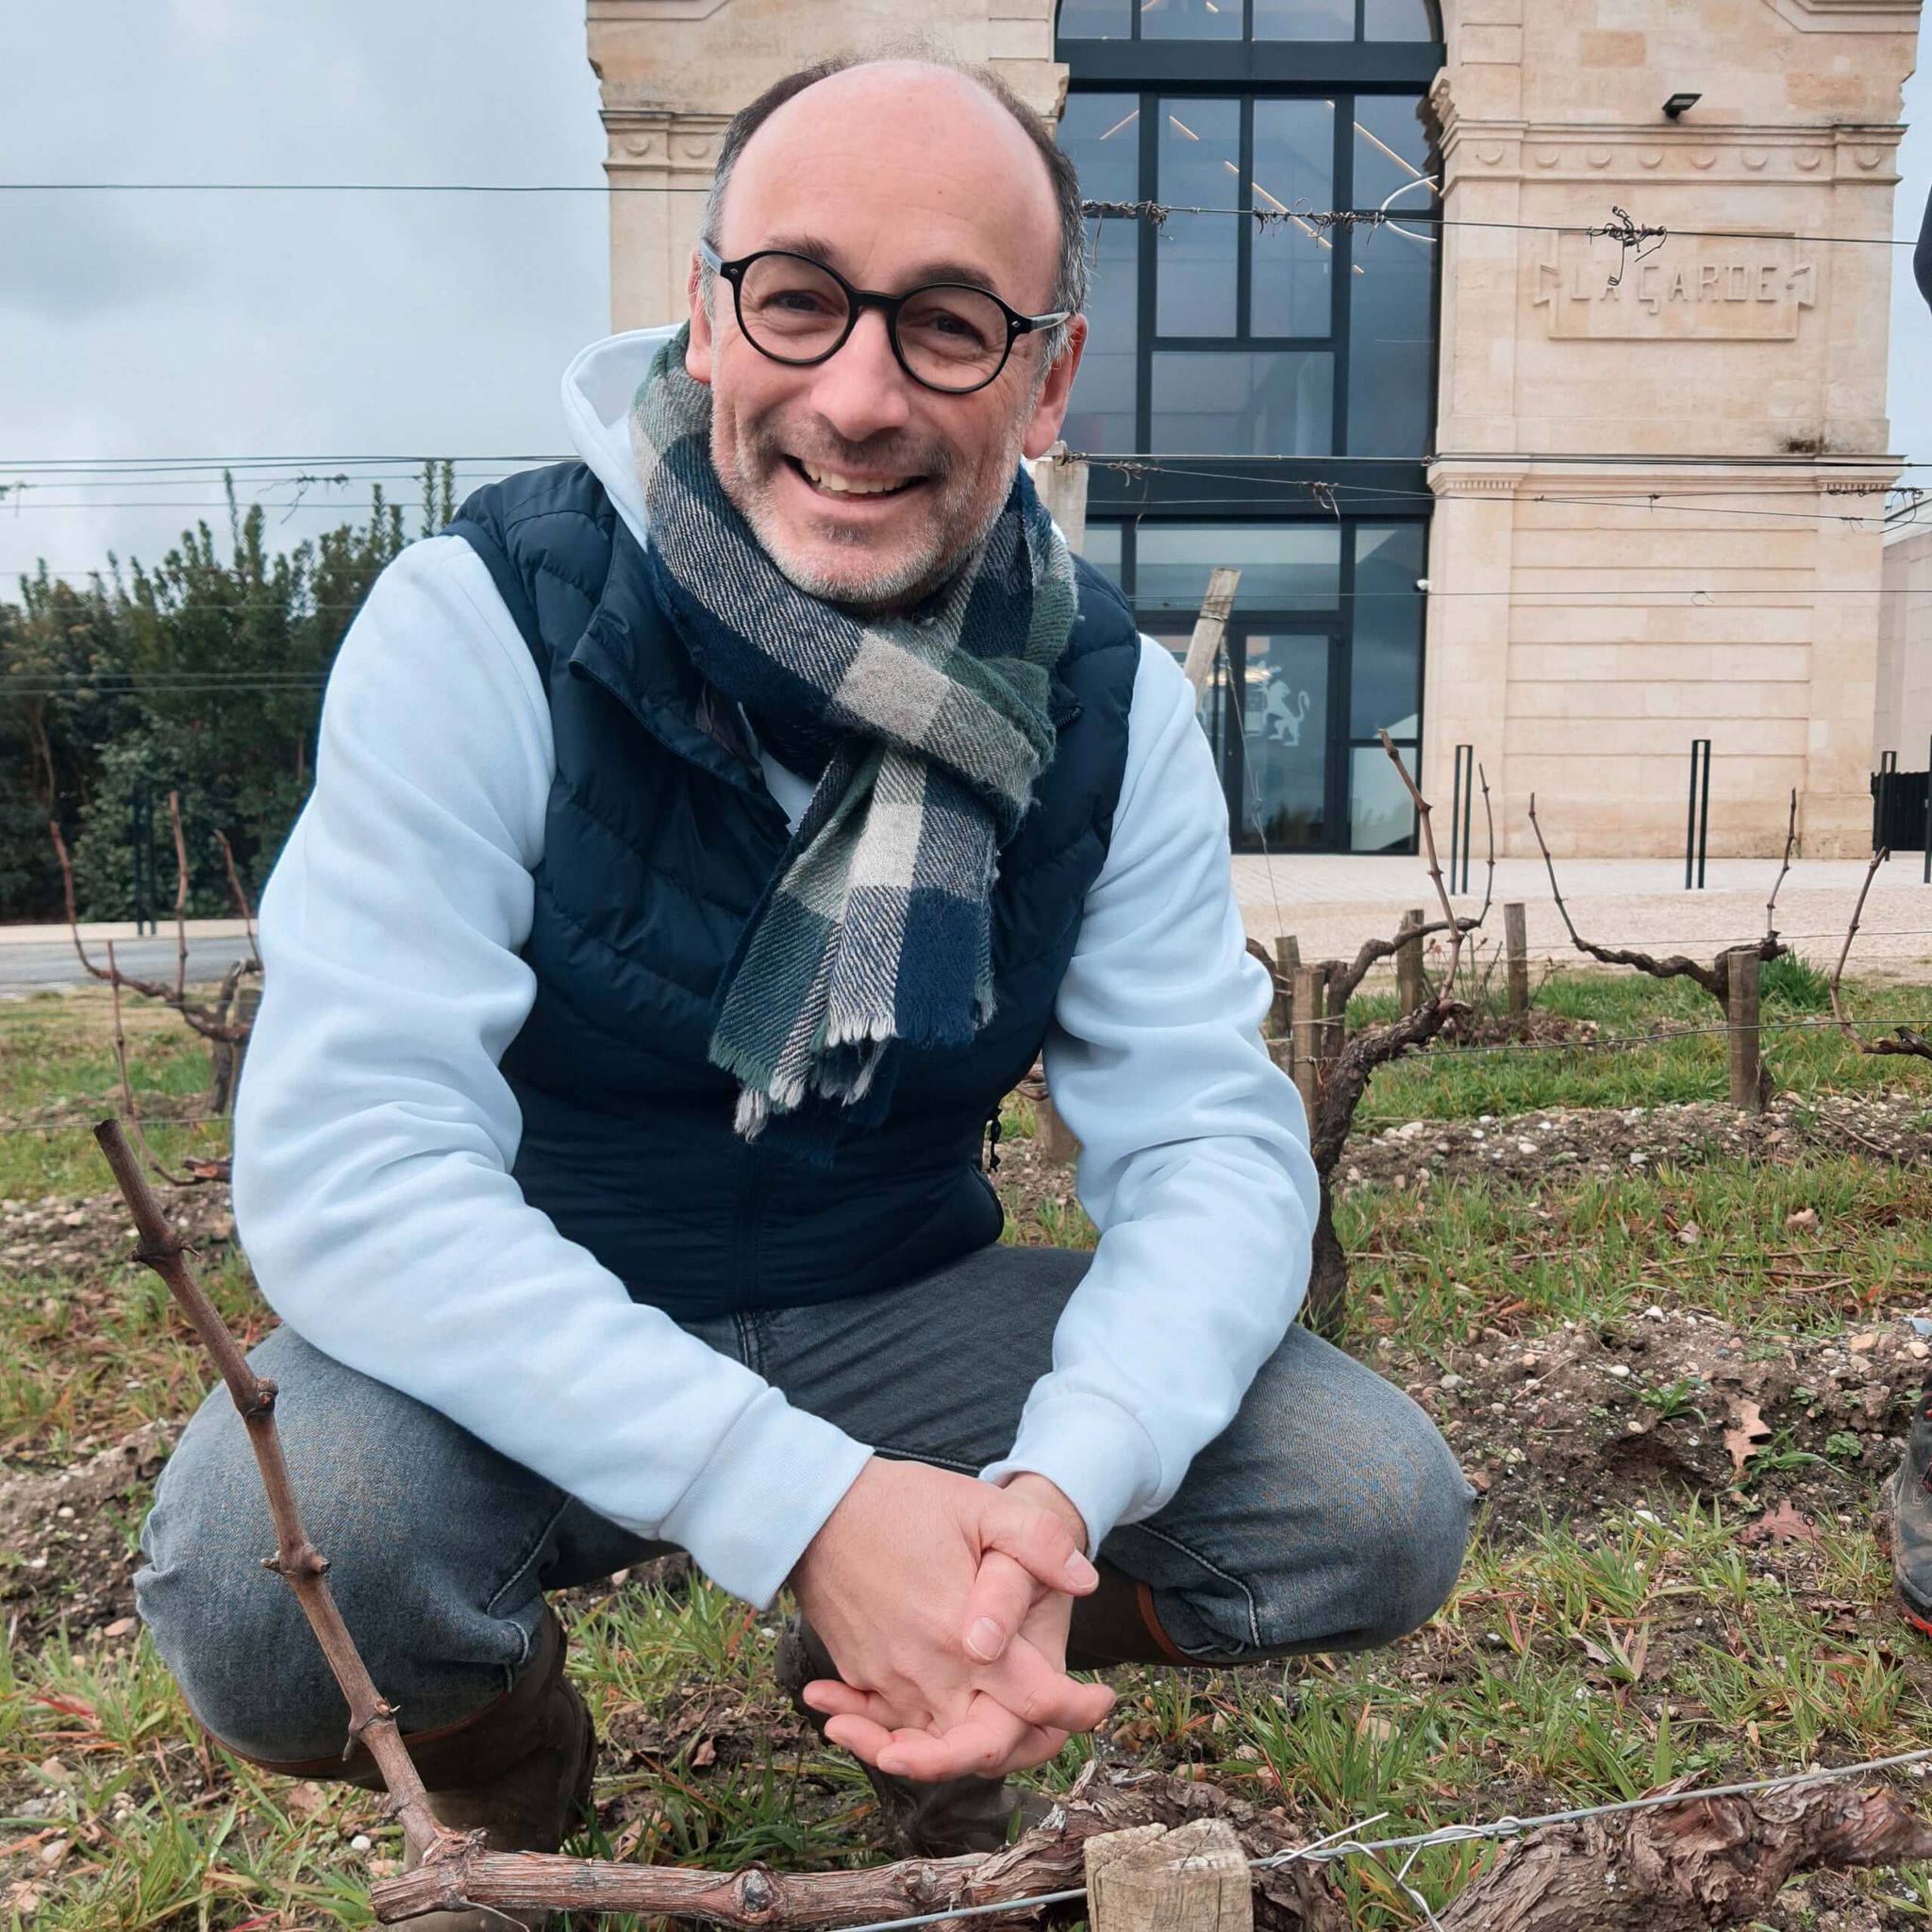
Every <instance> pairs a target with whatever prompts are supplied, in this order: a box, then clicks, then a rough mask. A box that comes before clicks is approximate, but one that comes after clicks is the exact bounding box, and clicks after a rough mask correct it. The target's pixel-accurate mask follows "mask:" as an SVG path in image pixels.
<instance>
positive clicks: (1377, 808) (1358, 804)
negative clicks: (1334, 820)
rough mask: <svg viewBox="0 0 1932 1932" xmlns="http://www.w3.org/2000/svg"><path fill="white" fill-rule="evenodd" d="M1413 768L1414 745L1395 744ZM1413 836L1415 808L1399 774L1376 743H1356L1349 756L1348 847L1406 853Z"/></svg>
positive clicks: (1353, 849) (1358, 850)
mask: <svg viewBox="0 0 1932 1932" xmlns="http://www.w3.org/2000/svg"><path fill="white" fill-rule="evenodd" d="M1396 748H1397V749H1398V750H1399V751H1400V752H1401V753H1402V755H1403V761H1404V763H1406V764H1407V766H1408V768H1409V770H1410V771H1411V772H1413V771H1414V770H1415V762H1416V760H1415V747H1414V746H1413V745H1412V744H1404V745H1398V746H1397V747H1396ZM1414 837H1415V807H1414V806H1413V805H1411V804H1410V803H1409V797H1408V788H1407V786H1406V785H1404V784H1403V782H1402V774H1401V773H1400V772H1398V771H1397V770H1396V769H1395V767H1394V766H1393V765H1392V764H1391V763H1390V762H1389V754H1388V753H1387V752H1386V751H1384V750H1383V749H1382V747H1381V746H1380V745H1379V744H1372V745H1366V746H1363V745H1357V747H1356V749H1355V750H1353V751H1352V752H1350V753H1349V755H1348V849H1349V850H1350V851H1351V852H1407V850H1408V849H1409V841H1410V840H1411V839H1413V838H1414Z"/></svg>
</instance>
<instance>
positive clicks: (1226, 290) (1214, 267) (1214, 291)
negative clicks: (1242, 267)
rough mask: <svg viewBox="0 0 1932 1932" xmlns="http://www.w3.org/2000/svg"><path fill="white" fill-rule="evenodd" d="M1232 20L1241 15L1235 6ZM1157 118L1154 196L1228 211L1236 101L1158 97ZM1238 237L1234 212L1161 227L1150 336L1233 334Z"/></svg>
mask: <svg viewBox="0 0 1932 1932" xmlns="http://www.w3.org/2000/svg"><path fill="white" fill-rule="evenodd" d="M1232 4H1233V0H1230V5H1232ZM1235 18H1236V20H1237V21H1239V19H1240V18H1241V9H1240V8H1238V7H1237V8H1235ZM1159 113H1160V134H1159V148H1158V154H1159V174H1158V185H1157V187H1156V189H1155V198H1156V199H1157V200H1158V201H1162V202H1165V203H1166V204H1167V205H1168V206H1169V207H1170V208H1233V207H1234V206H1235V205H1236V204H1235V197H1236V194H1237V192H1239V190H1240V188H1241V103H1240V102H1239V101H1198V100H1195V101H1190V100H1163V101H1162V102H1160V103H1159ZM1240 232H1241V217H1240V216H1238V215H1185V214H1177V215H1173V216H1171V217H1170V218H1169V219H1168V220H1167V221H1166V222H1165V223H1163V224H1162V225H1161V227H1160V228H1159V229H1158V233H1157V238H1156V239H1157V242H1158V249H1157V260H1158V269H1157V271H1156V274H1157V275H1158V282H1157V284H1156V288H1155V304H1154V328H1155V333H1156V334H1157V335H1163V336H1231V335H1233V334H1234V333H1235V328H1236V324H1235V300H1234V275H1235V250H1236V248H1237V246H1238V238H1239V235H1240Z"/></svg>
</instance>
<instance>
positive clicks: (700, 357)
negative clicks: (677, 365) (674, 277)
mask: <svg viewBox="0 0 1932 1932" xmlns="http://www.w3.org/2000/svg"><path fill="white" fill-rule="evenodd" d="M704 290H705V271H704V264H703V263H702V262H701V261H700V260H699V259H698V256H697V250H696V249H692V250H691V275H690V277H689V279H688V280H687V281H686V283H685V289H684V292H685V299H686V301H687V302H688V303H689V305H690V307H691V341H689V342H687V343H686V344H685V350H684V373H685V374H686V375H688V376H690V377H691V380H692V381H693V382H702V383H706V384H708V383H709V382H710V380H711V347H712V343H711V315H710V310H709V309H708V308H707V307H706V306H705V293H704ZM716 296H717V289H716V285H715V284H714V285H713V288H712V297H713V299H714V300H715V299H716Z"/></svg>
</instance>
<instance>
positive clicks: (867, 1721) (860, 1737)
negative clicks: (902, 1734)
mask: <svg viewBox="0 0 1932 1932" xmlns="http://www.w3.org/2000/svg"><path fill="white" fill-rule="evenodd" d="M896 1735H897V1733H895V1732H893V1731H891V1730H889V1729H888V1728H887V1727H886V1726H885V1725H884V1724H878V1723H876V1722H875V1721H874V1719H872V1718H869V1717H860V1716H858V1715H856V1714H852V1713H847V1714H845V1715H842V1716H839V1717H835V1718H833V1719H832V1720H831V1721H830V1722H829V1723H828V1724H826V1725H825V1737H826V1738H827V1740H829V1741H830V1742H832V1743H834V1744H840V1745H842V1746H843V1747H844V1748H845V1749H846V1750H847V1751H849V1752H851V1754H852V1755H853V1757H861V1758H863V1759H864V1760H865V1762H866V1763H868V1764H877V1763H878V1761H879V1753H880V1752H881V1751H883V1750H885V1749H886V1748H887V1747H888V1746H890V1745H891V1741H892V1740H893V1738H894V1737H895V1736H896Z"/></svg>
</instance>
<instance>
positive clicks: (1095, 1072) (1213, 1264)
mask: <svg viewBox="0 0 1932 1932" xmlns="http://www.w3.org/2000/svg"><path fill="white" fill-rule="evenodd" d="M1128 733H1129V738H1128V755H1127V768H1126V774H1125V776H1124V781H1123V785H1122V791H1121V800H1120V805H1119V808H1118V809H1117V811H1116V813H1115V817H1114V833H1113V840H1112V843H1111V845H1110V847H1109V849H1108V857H1107V862H1106V864H1105V865H1104V866H1103V868H1102V870H1101V874H1100V877H1099V878H1098V879H1097V880H1096V881H1095V882H1094V885H1093V887H1092V889H1091V891H1090V892H1089V894H1088V897H1087V904H1086V908H1085V913H1084V916H1083V920H1082V924H1081V927H1080V938H1079V942H1078V945H1077V947H1076V949H1075V951H1074V959H1073V963H1072V964H1071V966H1070V967H1069V968H1068V970H1067V974H1066V977H1065V979H1064V980H1063V981H1062V983H1061V986H1060V991H1059V997H1058V1002H1057V1003H1056V1007H1055V1013H1054V1025H1053V1028H1052V1030H1051V1031H1050V1033H1049V1034H1048V1037H1047V1043H1046V1056H1045V1058H1046V1078H1047V1085H1048V1087H1049V1088H1050V1089H1051V1091H1052V1093H1053V1098H1054V1105H1055V1106H1056V1107H1057V1108H1058V1109H1059V1110H1060V1113H1061V1115H1062V1117H1063V1118H1064V1119H1065V1121H1066V1123H1067V1125H1068V1126H1069V1128H1071V1129H1072V1131H1073V1132H1074V1134H1075V1135H1076V1136H1077V1137H1078V1139H1079V1141H1080V1161H1079V1167H1078V1170H1077V1178H1078V1189H1079V1195H1080V1200H1081V1203H1082V1205H1083V1206H1084V1207H1085V1208H1086V1209H1087V1211H1088V1213H1089V1214H1090V1215H1091V1217H1092V1219H1093V1222H1094V1224H1095V1225H1096V1226H1097V1227H1098V1228H1099V1229H1100V1244H1099V1247H1098V1249H1097V1251H1096V1252H1095V1254H1094V1257H1093V1265H1092V1267H1091V1270H1090V1271H1089V1273H1088V1274H1087V1275H1086V1277H1085V1279H1084V1280H1083V1281H1082V1282H1081V1284H1080V1286H1079V1287H1078V1288H1077V1289H1076V1290H1075V1291H1074V1293H1073V1295H1072V1297H1071V1298H1070V1299H1069V1300H1068V1302H1067V1306H1066V1307H1065V1309H1064V1310H1063V1311H1062V1313H1061V1316H1060V1320H1059V1324H1058V1328H1057V1329H1056V1330H1055V1333H1054V1346H1053V1367H1052V1369H1051V1371H1050V1372H1049V1373H1048V1374H1045V1375H1043V1376H1041V1379H1040V1380H1039V1381H1038V1382H1037V1383H1035V1384H1034V1386H1033V1389H1032V1391H1031V1393H1030V1394H1029V1395H1028V1397H1027V1401H1026V1406H1025V1409H1024V1413H1023V1414H1022V1417H1021V1421H1020V1429H1019V1435H1018V1438H1017V1440H1016V1441H1015V1442H1014V1444H1013V1448H1012V1451H1011V1453H1010V1454H1009V1455H1008V1457H1005V1458H1004V1459H1003V1460H1002V1461H1000V1462H997V1463H994V1464H993V1465H992V1466H991V1468H989V1469H987V1470H985V1471H983V1472H982V1474H984V1475H986V1476H987V1477H988V1478H990V1479H991V1480H994V1481H998V1480H1001V1479H1002V1478H1004V1477H1006V1476H1008V1475H1010V1474H1014V1473H1015V1472H1017V1471H1020V1470H1031V1471H1034V1472H1036V1473H1037V1474H1041V1475H1045V1476H1048V1477H1050V1478H1051V1479H1052V1480H1053V1481H1054V1482H1055V1483H1057V1484H1058V1486H1059V1487H1060V1489H1061V1490H1063V1491H1065V1492H1066V1494H1067V1496H1068V1497H1069V1498H1070V1500H1071V1501H1072V1502H1073V1503H1074V1506H1075V1507H1077V1508H1078V1509H1079V1510H1080V1513H1081V1515H1082V1516H1083V1517H1084V1518H1085V1519H1086V1523H1087V1530H1088V1539H1089V1552H1090V1554H1091V1553H1093V1552H1095V1551H1097V1550H1098V1548H1099V1546H1100V1544H1101V1542H1102V1541H1103V1540H1104V1539H1105V1538H1106V1536H1107V1534H1108V1531H1109V1530H1111V1529H1112V1528H1113V1527H1114V1525H1115V1524H1120V1523H1133V1522H1138V1521H1139V1520H1140V1519H1141V1518H1142V1517H1145V1516H1151V1515H1152V1514H1153V1513H1154V1512H1155V1511H1156V1510H1157V1509H1158V1508H1159V1507H1161V1506H1162V1505H1163V1504H1164V1503H1165V1502H1166V1501H1167V1500H1168V1499H1169V1497H1171V1496H1172V1495H1173V1494H1174V1491H1175V1490H1176V1489H1177V1488H1178V1487H1179V1486H1180V1482H1181V1478H1182V1477H1183V1476H1184V1475H1185V1474H1187V1471H1188V1465H1189V1463H1190V1462H1191V1460H1192V1458H1193V1457H1194V1456H1195V1454H1196V1453H1197V1452H1198V1451H1199V1450H1200V1449H1201V1448H1202V1447H1203V1446H1204V1445H1205V1444H1207V1443H1208V1442H1209V1441H1212V1440H1213V1439H1214V1437H1216V1436H1217V1435H1219V1434H1220V1433H1221V1431H1222V1430H1223V1429H1224V1428H1225V1427H1226V1426H1227V1424H1228V1423H1229V1422H1230V1421H1232V1420H1233V1417H1234V1413H1235V1410H1236V1409H1237V1408H1238V1407H1240V1405H1241V1397H1242V1395H1243V1394H1244V1393H1245V1392H1246V1391H1247V1387H1248V1384H1249V1383H1250V1382H1251V1381H1252V1380H1253V1379H1254V1376H1255V1374H1256V1372H1257V1370H1258V1369H1259V1368H1260V1366H1261V1364H1262V1363H1263V1362H1264V1361H1265V1360H1266V1359H1267V1358H1268V1357H1269V1356H1270V1355H1271V1354H1273V1352H1274V1349H1275V1348H1276V1346H1277V1345H1278V1344H1279V1343H1280V1341H1281V1339H1282V1337H1283V1336H1284V1335H1285V1334H1286V1333H1287V1332H1288V1324H1289V1323H1290V1322H1291V1320H1292V1319H1293V1317H1294V1313H1295V1310H1296V1309H1297V1308H1298V1307H1300V1305H1301V1299H1302V1296H1303V1294H1304V1293H1305V1292H1306V1291H1307V1279H1308V1264H1309V1252H1310V1237H1311V1231H1312V1229H1313V1226H1314V1222H1315V1213H1316V1207H1317V1199H1318V1187H1317V1182H1316V1178H1315V1170H1314V1164H1313V1162H1312V1161H1311V1159H1310V1158H1309V1156H1308V1147H1307V1125H1306V1123H1305V1121H1304V1118H1303V1114H1302V1107H1301V1100H1300V1096H1299V1095H1298V1094H1297V1093H1296V1091H1295V1089H1294V1086H1293V1084H1292V1082H1291V1081H1290V1079H1289V1078H1288V1076H1287V1075H1286V1074H1283V1073H1282V1072H1281V1070H1280V1069H1279V1068H1277V1067H1276V1066H1275V1065H1274V1062H1273V1060H1272V1059H1270V1058H1269V1056H1268V1052H1267V1049H1266V1048H1265V1047H1264V1046H1263V1045H1262V1043H1261V1038H1260V1025H1261V1018H1262V1015H1263V1013H1264V1012H1265V1011H1266V1009H1267V1006H1268V1002H1269V998H1270V988H1269V985H1268V975H1267V974H1266V973H1265V972H1264V971H1263V969H1262V968H1261V967H1260V965H1259V964H1258V963H1257V961H1256V960H1255V959H1254V958H1251V957H1250V955H1249V954H1248V952H1247V949H1246V940H1245V935H1244V932H1243V929H1242V925H1241V913H1240V910H1239V909H1238V908H1237V906H1236V904H1235V897H1234V889H1233V882H1232V877H1231V874H1230V870H1229V866H1228V845H1227V808H1226V804H1225V801H1224V796H1223V793H1222V790H1221V782H1220V779H1219V777H1218V775H1217V774H1216V772H1215V769H1214V759H1213V755H1212V753H1211V752H1210V750H1209V748H1208V741H1207V739H1206V737H1205V735H1204V734H1203V732H1202V731H1201V728H1200V726H1199V725H1198V724H1196V722H1195V717H1194V694H1193V691H1192V690H1191V687H1190V686H1189V684H1188V681H1187V679H1186V678H1185V677H1184V676H1183V675H1181V672H1180V669H1179V667H1178V666H1177V665H1175V663H1174V659H1173V658H1171V657H1170V656H1169V655H1168V653H1167V652H1166V651H1165V650H1163V649H1162V648H1161V647H1160V646H1159V645H1158V644H1156V643H1153V642H1152V641H1147V640H1144V639H1143V640H1142V642H1141V668H1140V673H1139V675H1138V677H1137V679H1136V681H1135V687H1134V696H1133V703H1132V707H1131V709H1130V712H1129V716H1128Z"/></svg>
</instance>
